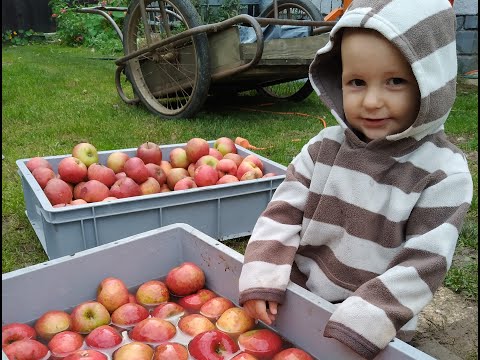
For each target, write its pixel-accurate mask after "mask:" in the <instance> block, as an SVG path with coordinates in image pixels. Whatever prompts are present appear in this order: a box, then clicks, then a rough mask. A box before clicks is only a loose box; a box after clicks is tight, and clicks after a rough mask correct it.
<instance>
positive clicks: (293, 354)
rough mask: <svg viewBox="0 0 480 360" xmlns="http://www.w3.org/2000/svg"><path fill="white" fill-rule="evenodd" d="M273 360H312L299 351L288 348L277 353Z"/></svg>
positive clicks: (306, 354) (305, 353)
mask: <svg viewBox="0 0 480 360" xmlns="http://www.w3.org/2000/svg"><path fill="white" fill-rule="evenodd" d="M273 360H313V357H311V356H310V355H309V354H308V353H307V352H305V351H303V350H301V349H298V348H288V349H285V350H282V351H280V352H279V353H277V354H276V355H275V356H274V357H273Z"/></svg>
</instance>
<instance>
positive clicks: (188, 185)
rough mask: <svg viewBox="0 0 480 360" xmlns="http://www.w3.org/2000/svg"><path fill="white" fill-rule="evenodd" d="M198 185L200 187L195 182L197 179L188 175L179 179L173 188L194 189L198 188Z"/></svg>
mask: <svg viewBox="0 0 480 360" xmlns="http://www.w3.org/2000/svg"><path fill="white" fill-rule="evenodd" d="M196 187H198V186H197V184H196V183H195V181H194V180H193V178H191V177H190V176H187V177H185V178H183V179H180V180H178V181H177V183H176V184H175V186H174V187H173V190H175V191H177V190H186V189H193V188H196Z"/></svg>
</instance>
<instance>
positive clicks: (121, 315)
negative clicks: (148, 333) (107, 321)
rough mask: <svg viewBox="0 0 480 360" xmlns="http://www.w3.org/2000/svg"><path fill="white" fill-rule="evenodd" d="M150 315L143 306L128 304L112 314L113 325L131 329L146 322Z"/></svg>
mask: <svg viewBox="0 0 480 360" xmlns="http://www.w3.org/2000/svg"><path fill="white" fill-rule="evenodd" d="M148 315H149V313H148V310H147V309H145V308H144V307H143V306H142V305H140V304H137V303H131V302H128V303H126V304H123V305H122V306H120V307H119V308H117V309H116V310H115V311H114V312H113V313H112V323H113V324H115V325H117V326H120V327H130V326H134V325H136V324H137V323H139V322H140V321H142V320H145V319H146V318H147V317H148Z"/></svg>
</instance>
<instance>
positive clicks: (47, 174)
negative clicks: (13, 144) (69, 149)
mask: <svg viewBox="0 0 480 360" xmlns="http://www.w3.org/2000/svg"><path fill="white" fill-rule="evenodd" d="M32 175H33V177H34V178H35V180H37V182H38V185H40V187H41V188H42V189H44V188H45V186H47V182H48V180H51V179H55V173H54V172H53V170H52V169H49V168H47V167H38V168H36V169H33V171H32Z"/></svg>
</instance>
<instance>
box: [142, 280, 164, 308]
mask: <svg viewBox="0 0 480 360" xmlns="http://www.w3.org/2000/svg"><path fill="white" fill-rule="evenodd" d="M135 297H136V299H137V302H138V303H139V304H140V305H146V306H157V305H158V304H160V303H163V302H166V301H168V300H169V298H170V294H169V293H168V288H167V286H166V285H165V283H164V282H162V281H160V280H149V281H146V282H144V283H143V284H142V285H140V287H139V288H138V290H137V292H136V293H135Z"/></svg>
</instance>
